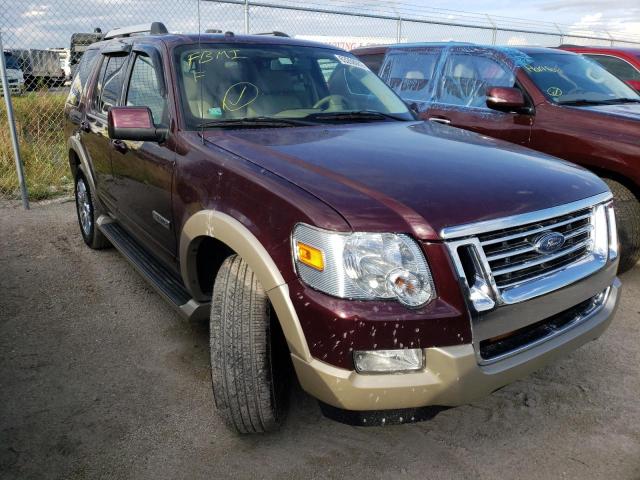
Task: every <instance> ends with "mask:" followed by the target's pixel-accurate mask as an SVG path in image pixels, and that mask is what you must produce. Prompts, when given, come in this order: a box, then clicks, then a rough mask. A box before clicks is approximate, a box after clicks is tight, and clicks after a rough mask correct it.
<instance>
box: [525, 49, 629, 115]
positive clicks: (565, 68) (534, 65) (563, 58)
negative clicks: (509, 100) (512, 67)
mask: <svg viewBox="0 0 640 480" xmlns="http://www.w3.org/2000/svg"><path fill="white" fill-rule="evenodd" d="M528 57H529V58H530V61H529V62H527V63H526V64H524V65H523V66H522V69H523V70H524V71H525V72H526V73H527V74H528V75H529V77H530V78H531V79H532V80H533V82H534V83H535V84H536V86H537V87H538V88H539V89H540V90H541V91H542V92H543V93H544V95H545V96H546V97H547V98H548V99H549V100H550V101H551V102H553V103H558V104H581V103H585V104H588V103H591V104H599V103H600V104H607V103H614V102H621V101H630V102H636V101H637V102H640V95H638V94H637V93H636V92H635V91H634V90H633V89H632V88H630V87H629V86H628V85H626V84H625V83H624V82H623V81H621V80H620V79H618V78H617V77H616V76H614V75H612V74H611V73H609V72H608V71H606V70H605V69H604V68H602V67H601V66H600V65H599V64H598V63H597V62H595V61H593V60H589V59H588V58H585V57H584V56H581V55H571V54H565V53H546V52H545V53H531V54H528Z"/></svg>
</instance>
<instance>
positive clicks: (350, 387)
mask: <svg viewBox="0 0 640 480" xmlns="http://www.w3.org/2000/svg"><path fill="white" fill-rule="evenodd" d="M609 278H610V277H609ZM585 281H589V280H588V279H586V280H585ZM583 282H584V281H583ZM580 283H582V282H579V283H578V284H580ZM610 287H611V288H610V289H609V293H608V296H607V297H606V299H605V300H604V302H603V303H602V304H601V305H600V306H599V307H598V308H597V309H596V310H594V311H592V312H591V313H590V314H588V315H586V316H585V317H583V318H581V320H580V321H579V322H576V323H575V324H572V326H571V327H570V328H567V329H566V330H565V331H563V332H562V333H561V334H559V335H555V336H549V338H548V339H547V340H545V341H540V342H537V343H535V344H534V345H531V346H530V347H529V348H526V349H520V350H519V351H518V353H516V354H514V355H510V356H508V357H506V358H504V359H500V360H499V361H495V362H492V363H490V364H486V365H481V364H479V361H478V355H477V353H476V348H474V345H473V344H472V343H469V344H465V345H457V346H451V347H434V348H427V349H425V350H424V351H425V358H426V362H425V369H424V370H422V371H420V372H416V373H405V374H390V375H387V374H384V375H362V374H358V373H356V372H355V371H351V370H346V369H342V368H338V367H334V366H332V365H329V364H327V363H324V362H322V361H320V360H317V359H311V360H310V361H305V360H304V359H302V358H301V357H299V356H298V355H296V354H295V353H294V354H292V359H293V365H294V367H295V370H296V373H297V376H298V379H299V381H300V384H301V385H302V388H303V389H304V390H305V391H307V392H308V393H310V394H311V395H313V396H315V397H316V398H318V399H319V400H321V401H322V402H324V403H327V404H329V405H332V406H334V407H337V408H341V409H345V410H356V411H366V410H386V409H403V408H418V407H423V406H429V405H441V406H456V405H462V404H466V403H469V402H471V401H474V400H476V399H477V398H480V397H482V396H485V395H488V394H489V393H491V392H493V391H495V390H497V389H498V388H500V387H502V386H504V385H507V384H509V383H511V382H513V381H515V380H517V379H519V378H521V377H523V376H525V375H527V374H529V373H531V372H532V371H534V370H536V369H538V368H540V367H541V366H543V365H545V364H546V363H548V362H549V361H551V360H553V359H554V358H556V357H558V356H561V355H563V354H566V353H568V352H570V351H572V350H575V349H576V348H578V347H580V346H581V345H583V344H585V343H587V342H589V341H590V340H594V339H596V338H598V337H599V336H600V335H601V334H602V333H603V332H604V331H605V330H606V328H607V327H608V325H609V323H610V322H611V319H612V317H613V315H614V313H615V311H616V309H617V306H618V301H619V295H620V288H621V285H620V281H619V280H618V279H617V278H615V279H614V281H613V283H612V284H610ZM566 294H567V292H566V291H565V292H563V291H562V290H560V291H558V292H557V295H560V296H561V295H565V296H566ZM548 297H549V296H544V297H540V298H539V299H538V300H537V301H535V302H533V303H531V304H530V305H529V307H530V308H534V307H535V304H534V303H538V302H539V306H542V305H544V304H546V303H548V302H549V300H550V299H549V298H548ZM513 313H514V315H515V314H517V312H515V311H514V312H513Z"/></svg>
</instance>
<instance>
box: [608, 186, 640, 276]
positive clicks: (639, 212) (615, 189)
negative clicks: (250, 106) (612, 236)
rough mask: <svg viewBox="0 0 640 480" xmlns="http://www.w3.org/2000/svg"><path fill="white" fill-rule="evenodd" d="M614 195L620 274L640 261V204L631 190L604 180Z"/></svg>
mask: <svg viewBox="0 0 640 480" xmlns="http://www.w3.org/2000/svg"><path fill="white" fill-rule="evenodd" d="M603 180H604V181H605V182H606V184H607V185H608V186H609V188H610V189H611V192H612V193H613V206H614V208H615V212H616V223H617V224H618V237H619V240H620V265H619V267H618V272H619V273H623V272H626V271H627V270H630V269H631V268H633V266H634V265H635V264H636V263H637V262H638V259H640V202H638V198H637V197H636V196H635V195H634V194H633V192H632V191H631V190H629V189H628V188H627V187H625V186H624V185H622V184H621V183H619V182H616V181H615V180H611V179H609V178H603Z"/></svg>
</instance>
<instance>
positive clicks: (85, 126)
mask: <svg viewBox="0 0 640 480" xmlns="http://www.w3.org/2000/svg"><path fill="white" fill-rule="evenodd" d="M80 130H82V131H83V132H87V133H89V132H91V125H89V122H87V121H86V120H83V121H81V122H80Z"/></svg>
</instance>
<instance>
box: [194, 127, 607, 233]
mask: <svg viewBox="0 0 640 480" xmlns="http://www.w3.org/2000/svg"><path fill="white" fill-rule="evenodd" d="M204 136H205V138H206V139H207V140H208V141H209V142H211V143H214V144H215V145H216V146H217V147H220V148H224V149H226V150H228V151H230V152H232V153H234V154H236V155H238V156H241V157H243V158H245V159H247V160H249V161H251V162H254V163H256V164H258V165H260V167H261V168H265V169H268V170H269V171H271V172H273V173H275V174H277V175H279V176H281V177H283V178H285V179H286V180H288V181H290V182H292V183H294V184H296V185H298V186H299V187H301V188H303V189H305V190H306V191H308V192H309V193H311V194H313V195H314V196H316V197H317V198H319V199H321V200H322V201H324V202H326V203H327V204H328V205H330V206H331V207H333V208H334V209H335V210H336V211H337V212H339V213H340V214H341V215H342V216H343V217H344V218H345V220H346V221H347V222H348V223H349V224H350V225H351V227H352V228H353V229H354V230H357V231H393V232H400V231H404V232H407V233H411V234H413V235H415V236H416V237H418V238H422V239H425V240H429V239H431V240H433V239H438V238H439V237H438V232H440V230H441V229H442V228H444V227H448V226H455V225H462V224H467V223H472V222H477V221H483V220H490V219H495V218H500V217H505V216H510V215H515V214H519V213H526V212H531V211H535V210H541V209H545V208H549V207H553V206H556V205H560V204H564V203H569V202H573V201H576V200H580V199H583V198H587V197H590V196H593V195H597V194H599V193H602V192H605V191H607V187H606V185H605V184H604V183H603V182H602V181H601V180H600V179H599V178H598V177H596V176H595V175H593V174H591V173H590V172H588V171H586V170H584V169H583V168H581V167H578V166H576V165H573V164H570V163H567V162H564V161H561V160H556V159H553V158H552V157H549V156H545V155H543V154H540V153H537V152H533V151H531V150H528V149H525V148H521V147H518V146H515V145H512V144H508V143H505V142H502V141H499V140H495V139H490V138H487V137H483V136H480V135H478V134H475V133H472V132H469V131H466V130H460V129H457V128H452V127H447V126H441V125H435V124H431V123H428V122H425V123H423V122H377V123H366V124H348V125H321V126H317V127H316V126H312V127H299V128H298V127H294V128H278V129H276V128H263V129H238V130H215V131H214V130H211V131H208V132H205V133H204Z"/></svg>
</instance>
